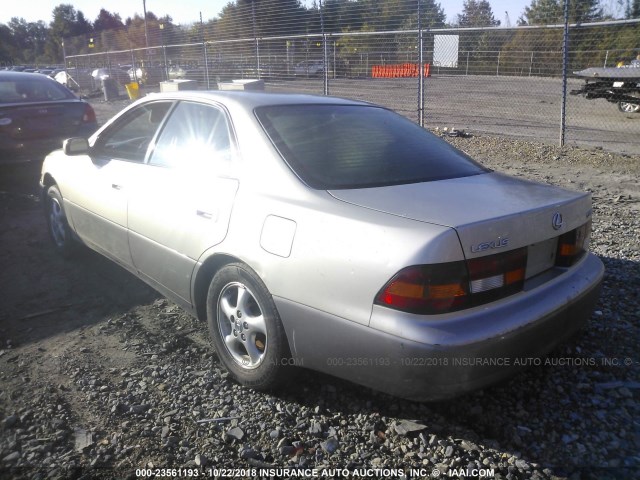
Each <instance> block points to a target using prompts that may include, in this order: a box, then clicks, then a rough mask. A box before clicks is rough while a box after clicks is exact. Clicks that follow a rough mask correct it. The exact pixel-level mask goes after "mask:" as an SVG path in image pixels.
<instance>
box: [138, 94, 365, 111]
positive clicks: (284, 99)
mask: <svg viewBox="0 0 640 480" xmlns="http://www.w3.org/2000/svg"><path fill="white" fill-rule="evenodd" d="M162 98H166V99H182V100H189V99H191V100H212V101H215V102H219V103H222V104H224V105H227V106H229V107H232V106H233V107H238V108H241V109H248V110H253V109H254V108H256V107H263V106H272V105H361V106H365V105H366V106H372V104H370V103H366V102H360V101H357V100H348V99H345V98H338V97H328V96H321V95H308V94H298V93H269V92H251V91H217V90H204V91H203V90H186V91H181V92H170V93H151V94H149V95H147V96H146V97H144V99H149V100H152V99H162Z"/></svg>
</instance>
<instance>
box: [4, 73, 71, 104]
mask: <svg viewBox="0 0 640 480" xmlns="http://www.w3.org/2000/svg"><path fill="white" fill-rule="evenodd" d="M37 75H39V74H34V76H37ZM67 98H75V96H74V95H73V93H71V92H70V91H69V90H67V89H66V88H65V87H63V86H62V85H60V84H59V83H58V82H55V81H53V80H49V79H48V78H47V77H45V76H43V77H42V79H40V78H29V79H19V80H15V79H11V80H0V103H31V102H54V101H58V100H65V99H67Z"/></svg>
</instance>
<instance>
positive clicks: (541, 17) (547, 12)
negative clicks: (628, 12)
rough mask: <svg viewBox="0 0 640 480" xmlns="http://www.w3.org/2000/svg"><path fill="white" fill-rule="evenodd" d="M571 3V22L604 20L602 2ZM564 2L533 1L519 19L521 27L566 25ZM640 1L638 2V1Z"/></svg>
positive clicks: (593, 0)
mask: <svg viewBox="0 0 640 480" xmlns="http://www.w3.org/2000/svg"><path fill="white" fill-rule="evenodd" d="M564 1H569V2H570V3H569V22H570V23H587V22H594V21H597V20H600V19H602V17H603V13H602V8H601V7H600V0H579V1H570V0H564ZM564 1H563V0H532V2H531V5H529V6H528V7H525V9H524V13H523V14H522V16H521V17H520V18H519V19H518V24H519V25H551V24H560V23H564ZM636 1H638V0H636Z"/></svg>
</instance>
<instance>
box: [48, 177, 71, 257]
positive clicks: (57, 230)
mask: <svg viewBox="0 0 640 480" xmlns="http://www.w3.org/2000/svg"><path fill="white" fill-rule="evenodd" d="M45 202H46V204H45V216H46V219H47V229H48V230H49V236H50V237H51V240H53V244H54V246H55V247H56V250H57V251H58V253H60V255H62V256H63V257H65V258H69V257H70V256H71V255H73V254H74V253H75V251H76V250H77V248H78V242H77V241H76V239H75V238H74V236H73V232H72V231H71V228H70V227H69V222H68V221H67V216H66V214H65V212H64V207H63V202H62V194H61V193H60V190H59V189H58V187H57V186H56V185H51V186H50V187H49V189H48V190H47V196H46V197H45Z"/></svg>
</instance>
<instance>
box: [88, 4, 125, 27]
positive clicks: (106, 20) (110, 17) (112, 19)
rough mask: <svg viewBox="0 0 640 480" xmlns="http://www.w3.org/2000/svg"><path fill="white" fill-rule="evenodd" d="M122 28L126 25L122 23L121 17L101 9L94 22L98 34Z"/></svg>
mask: <svg viewBox="0 0 640 480" xmlns="http://www.w3.org/2000/svg"><path fill="white" fill-rule="evenodd" d="M122 27H124V23H122V19H121V18H120V15H119V14H117V13H111V12H109V11H108V10H106V9H104V8H101V9H100V13H98V16H97V17H96V19H95V20H94V21H93V29H94V30H95V31H96V32H101V31H103V30H111V29H114V28H122Z"/></svg>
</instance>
